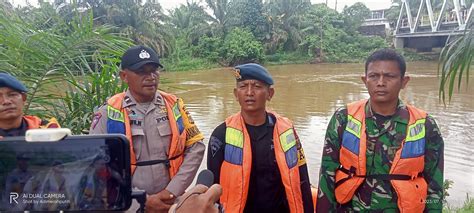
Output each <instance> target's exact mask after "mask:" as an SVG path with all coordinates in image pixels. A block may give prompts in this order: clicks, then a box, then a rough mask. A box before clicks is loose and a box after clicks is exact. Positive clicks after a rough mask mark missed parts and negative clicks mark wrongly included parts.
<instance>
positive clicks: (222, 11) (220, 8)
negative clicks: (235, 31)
mask: <svg viewBox="0 0 474 213" xmlns="http://www.w3.org/2000/svg"><path fill="white" fill-rule="evenodd" d="M230 2H231V1H230V0H206V3H207V6H208V7H209V8H210V9H211V10H212V14H213V17H212V18H213V19H212V20H213V23H212V24H213V29H214V30H213V32H214V34H215V35H220V36H221V37H222V38H224V37H225V36H226V35H227V33H228V31H229V29H228V28H229V26H228V25H229V20H230V19H231V18H230V17H229V15H228V12H229V7H230Z"/></svg>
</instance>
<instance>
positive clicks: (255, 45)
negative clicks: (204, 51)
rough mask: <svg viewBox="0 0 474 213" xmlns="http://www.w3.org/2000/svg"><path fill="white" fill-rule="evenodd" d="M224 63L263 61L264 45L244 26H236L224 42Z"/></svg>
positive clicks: (230, 64)
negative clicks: (243, 27)
mask: <svg viewBox="0 0 474 213" xmlns="http://www.w3.org/2000/svg"><path fill="white" fill-rule="evenodd" d="M222 54H223V55H224V59H223V60H224V63H225V64H227V65H229V66H232V65H236V64H242V63H248V62H260V63H261V62H263V57H264V53H263V45H262V44H261V43H260V42H259V41H257V39H256V38H255V36H253V34H252V33H251V32H250V31H249V30H247V29H242V28H238V27H237V28H234V29H233V30H232V31H231V32H230V33H229V34H228V35H227V37H226V38H225V41H224V44H223V52H222Z"/></svg>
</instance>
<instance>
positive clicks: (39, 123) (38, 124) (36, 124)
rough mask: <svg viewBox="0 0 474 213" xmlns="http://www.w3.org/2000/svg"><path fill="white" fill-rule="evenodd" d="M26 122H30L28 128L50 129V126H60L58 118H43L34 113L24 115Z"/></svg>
mask: <svg viewBox="0 0 474 213" xmlns="http://www.w3.org/2000/svg"><path fill="white" fill-rule="evenodd" d="M23 119H25V121H26V124H28V129H49V128H60V126H59V123H58V121H57V120H56V118H50V119H49V120H41V118H38V117H36V116H33V115H25V116H23Z"/></svg>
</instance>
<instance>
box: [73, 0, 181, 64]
mask: <svg viewBox="0 0 474 213" xmlns="http://www.w3.org/2000/svg"><path fill="white" fill-rule="evenodd" d="M77 5H79V6H80V7H83V8H90V9H92V11H93V14H94V20H95V22H96V23H97V24H98V25H103V24H108V25H112V26H115V27H117V28H115V30H116V32H118V33H120V34H122V35H123V36H126V37H128V38H130V39H132V40H133V41H134V42H135V43H137V44H143V45H147V46H150V47H152V48H153V49H155V50H156V51H157V52H158V53H159V54H161V55H166V54H168V53H170V52H171V51H172V49H173V44H174V41H173V38H174V37H173V35H172V34H171V30H170V29H169V28H168V27H167V26H166V25H164V22H166V21H167V16H166V15H165V14H164V12H163V9H162V7H161V5H160V4H159V3H158V2H157V1H156V0H146V1H142V0H133V1H130V0H77Z"/></svg>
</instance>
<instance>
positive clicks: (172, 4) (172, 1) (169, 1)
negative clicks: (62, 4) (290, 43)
mask: <svg viewBox="0 0 474 213" xmlns="http://www.w3.org/2000/svg"><path fill="white" fill-rule="evenodd" d="M10 1H11V2H13V3H14V4H20V5H26V2H27V1H28V2H30V3H31V4H33V5H35V4H37V2H38V1H37V0H10ZM51 1H52V0H51ZM194 1H200V0H194ZM201 1H202V2H204V0H201ZM326 1H327V2H328V6H329V7H330V8H334V7H335V6H336V2H337V10H338V11H342V9H343V8H344V6H345V5H347V6H351V5H352V4H354V3H356V2H362V3H364V4H365V5H366V6H367V7H368V8H370V9H372V10H376V9H386V8H389V7H390V4H391V0H311V2H312V3H313V4H314V3H326ZM158 2H159V3H160V4H161V6H163V8H164V9H165V10H168V9H173V8H176V7H177V6H179V5H180V4H183V3H186V0H158Z"/></svg>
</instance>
